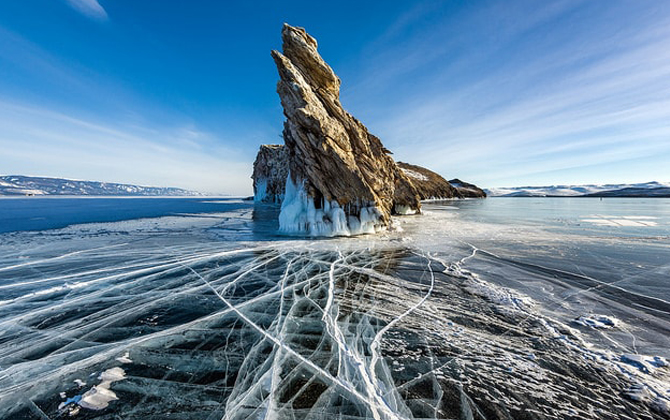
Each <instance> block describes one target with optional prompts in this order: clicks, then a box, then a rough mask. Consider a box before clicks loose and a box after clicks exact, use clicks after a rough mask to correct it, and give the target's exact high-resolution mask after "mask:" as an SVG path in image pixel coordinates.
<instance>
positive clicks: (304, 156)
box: [272, 25, 421, 235]
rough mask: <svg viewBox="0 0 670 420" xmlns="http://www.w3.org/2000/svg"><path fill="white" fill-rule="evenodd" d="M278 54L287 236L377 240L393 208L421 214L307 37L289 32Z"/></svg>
mask: <svg viewBox="0 0 670 420" xmlns="http://www.w3.org/2000/svg"><path fill="white" fill-rule="evenodd" d="M282 40H283V54H282V53H280V52H278V51H272V57H273V58H274V60H275V63H276V65H277V69H278V71H279V77H280V81H279V83H278V84H277V92H278V93H279V97H280V98H281V103H282V106H283V108H284V115H285V116H286V122H285V123H284V132H283V136H284V142H285V144H286V148H287V151H288V160H289V165H288V166H289V171H290V176H289V179H288V180H287V185H286V196H285V200H284V203H283V205H282V210H281V213H280V219H279V223H280V230H282V231H285V232H290V233H307V234H312V235H322V234H334V235H347V234H351V233H361V232H374V231H377V230H379V229H383V228H386V227H387V226H388V225H389V223H390V216H391V214H392V212H393V211H394V208H395V207H396V205H397V206H401V207H402V208H403V209H404V210H406V211H407V212H419V211H420V207H421V205H420V203H419V198H418V195H417V191H416V189H415V187H414V186H413V185H412V183H411V182H410V181H409V179H407V177H406V176H405V174H404V173H403V172H402V171H401V170H400V169H399V168H398V167H397V166H396V164H395V162H394V161H393V159H392V158H391V157H390V156H389V155H388V154H387V152H388V151H387V150H386V149H385V148H384V146H383V145H382V143H381V141H380V140H379V139H378V138H377V137H375V136H373V135H372V134H370V133H369V132H368V130H367V128H366V127H365V126H364V125H363V124H362V123H361V122H359V121H358V120H356V119H355V118H354V117H352V116H351V115H350V114H349V113H347V112H346V111H345V110H344V109H343V108H342V105H341V104H340V100H339V90H340V79H339V78H338V77H337V76H336V75H335V73H334V72H333V70H332V69H331V68H330V67H329V66H328V64H326V62H325V61H323V59H322V58H321V56H320V55H319V53H318V51H317V43H316V40H315V39H314V38H312V37H311V36H309V35H308V34H307V33H306V32H305V30H304V29H302V28H294V27H292V26H289V25H284V28H283V30H282Z"/></svg>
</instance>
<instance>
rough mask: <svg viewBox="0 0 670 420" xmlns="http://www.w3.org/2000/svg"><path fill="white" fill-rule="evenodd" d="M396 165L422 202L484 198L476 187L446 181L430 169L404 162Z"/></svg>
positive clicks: (457, 181) (460, 182)
mask: <svg viewBox="0 0 670 420" xmlns="http://www.w3.org/2000/svg"><path fill="white" fill-rule="evenodd" d="M397 165H398V167H400V169H402V170H403V172H405V175H407V176H408V177H409V179H410V180H411V181H412V184H414V186H415V187H416V190H417V192H418V193H419V197H421V199H422V200H431V199H438V200H439V199H442V198H447V199H448V198H484V197H486V193H485V192H484V191H483V190H482V189H480V188H479V187H477V186H476V185H473V184H468V183H467V182H463V181H460V180H458V179H454V180H451V181H447V180H446V179H444V178H443V177H442V176H440V175H439V174H437V173H435V172H433V171H431V170H430V169H426V168H424V167H421V166H418V165H412V164H409V163H405V162H398V163H397Z"/></svg>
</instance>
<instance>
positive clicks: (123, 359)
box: [116, 352, 133, 363]
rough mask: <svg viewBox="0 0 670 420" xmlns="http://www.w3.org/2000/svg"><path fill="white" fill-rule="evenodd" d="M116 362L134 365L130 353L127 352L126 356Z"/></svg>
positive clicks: (118, 358)
mask: <svg viewBox="0 0 670 420" xmlns="http://www.w3.org/2000/svg"><path fill="white" fill-rule="evenodd" d="M116 360H117V361H119V362H121V363H133V361H132V360H130V353H129V352H126V354H124V355H123V356H121V357H117V358H116Z"/></svg>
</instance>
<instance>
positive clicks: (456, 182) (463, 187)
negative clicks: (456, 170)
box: [449, 178, 486, 198]
mask: <svg viewBox="0 0 670 420" xmlns="http://www.w3.org/2000/svg"><path fill="white" fill-rule="evenodd" d="M449 183H450V184H451V185H452V186H453V187H454V188H456V190H457V191H458V194H459V197H460V198H486V192H485V191H484V190H482V189H481V188H479V187H478V186H476V185H474V184H468V183H467V182H463V181H461V180H460V179H458V178H455V179H452V180H450V181H449Z"/></svg>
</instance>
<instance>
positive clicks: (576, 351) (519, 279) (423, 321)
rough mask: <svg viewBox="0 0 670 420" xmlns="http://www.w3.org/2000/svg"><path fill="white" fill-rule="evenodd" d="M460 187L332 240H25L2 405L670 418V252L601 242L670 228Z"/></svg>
mask: <svg viewBox="0 0 670 420" xmlns="http://www.w3.org/2000/svg"><path fill="white" fill-rule="evenodd" d="M456 203H457V204H454V203H451V204H448V205H446V206H445V205H440V204H434V205H432V204H431V205H427V206H426V210H427V211H426V214H425V215H424V216H421V217H416V218H414V217H412V218H399V219H398V220H397V221H396V223H398V224H399V225H400V226H402V231H400V230H395V231H391V232H385V233H382V234H379V235H373V236H365V237H357V238H333V239H329V240H319V241H308V240H300V239H291V238H290V237H286V236H276V235H274V234H273V233H274V230H276V227H274V228H272V227H271V225H265V224H264V223H265V222H264V221H263V220H264V219H263V217H261V216H258V214H259V213H260V214H265V213H262V212H264V211H265V209H264V208H256V209H255V210H254V211H253V212H252V211H251V207H250V208H249V209H248V210H242V211H238V212H229V213H225V214H217V215H208V216H207V217H205V216H197V217H179V218H177V217H174V218H164V219H160V221H159V223H156V221H155V220H151V219H147V220H143V221H134V222H122V223H114V224H100V225H86V226H85V227H84V226H79V227H71V228H68V229H63V230H54V231H48V232H46V231H43V232H23V233H14V234H5V235H3V236H2V238H1V239H2V241H0V250H1V251H2V253H0V278H1V281H0V293H2V295H1V296H2V300H3V301H4V303H3V304H2V305H0V343H1V344H2V345H1V346H0V418H11V419H32V418H86V419H94V418H100V419H103V418H123V419H139V418H141V419H152V418H155V419H162V418H177V419H194V418H197V419H231V420H232V419H258V418H267V419H331V418H333V419H334V418H340V419H347V420H353V419H411V418H449V419H454V418H465V419H469V418H471V419H503V418H504V419H509V418H543V419H544V418H546V419H566V418H580V419H602V418H651V419H661V418H667V407H668V402H669V401H670V399H669V397H670V395H669V394H668V390H669V389H670V367H668V364H667V357H668V354H667V348H668V347H667V346H663V345H660V344H663V343H665V341H663V340H666V339H667V335H665V336H664V335H663V334H662V332H663V331H668V330H667V325H668V323H667V322H668V321H667V320H668V314H670V311H668V308H669V307H668V306H665V304H664V303H663V302H664V295H662V294H660V293H659V294H656V295H654V296H651V295H650V294H649V292H648V293H647V294H646V295H642V294H641V293H640V292H639V290H638V289H635V288H634V287H633V286H634V285H635V284H636V283H635V282H637V281H641V280H640V278H639V277H643V276H642V275H641V273H645V276H644V277H645V278H647V279H648V277H649V276H651V275H653V274H654V273H657V272H658V275H659V276H661V275H663V273H666V272H665V271H663V267H667V262H662V261H659V262H656V264H657V265H656V266H653V265H652V264H653V263H654V261H655V260H653V259H651V258H647V259H646V260H644V259H643V258H642V257H640V258H638V259H636V258H634V257H635V255H634V254H628V259H627V260H626V262H625V265H624V263H623V262H622V263H621V264H620V265H617V263H616V260H615V259H613V258H612V259H610V258H606V255H607V254H605V253H603V252H602V251H601V250H600V248H597V247H595V245H593V244H598V246H600V244H602V243H603V242H605V243H609V242H610V241H611V242H612V243H614V244H617V246H618V245H620V244H628V246H629V247H630V244H631V243H635V244H638V243H639V244H641V245H639V249H643V250H647V249H652V250H654V251H655V250H657V249H659V247H660V249H667V248H663V246H665V245H664V242H663V241H664V239H654V238H650V237H645V239H643V240H637V239H632V240H631V239H627V238H626V239H621V238H619V237H617V238H615V239H613V238H612V237H611V236H606V234H607V232H604V233H603V231H596V233H597V235H594V236H593V237H587V236H584V235H582V236H578V237H571V236H570V234H568V233H565V232H563V233H559V232H549V233H551V234H550V235H549V234H548V232H547V230H546V229H539V228H538V226H537V225H531V226H523V225H521V224H519V223H515V224H499V225H497V224H495V223H491V222H490V221H487V222H482V221H479V220H480V219H479V217H477V218H476V219H477V220H475V221H468V220H466V219H464V218H463V216H462V214H463V208H464V207H467V206H478V205H481V204H479V203H478V202H470V203H468V202H465V201H459V202H456ZM585 214H591V213H585ZM272 220H275V219H272ZM487 220H488V219H487ZM573 220H578V217H575V218H574V219H573ZM579 229H583V227H581V226H580V227H579ZM596 229H597V227H596ZM645 229H646V228H645ZM633 241H635V242H633ZM510 244H513V245H514V246H511V245H510ZM566 244H569V246H566ZM577 246H580V247H584V248H583V250H582V249H581V248H580V250H582V252H583V254H588V256H589V257H590V258H591V259H590V260H588V261H590V262H591V263H592V264H597V265H594V266H593V267H591V268H590V267H589V266H588V265H586V264H581V265H580V266H579V267H578V266H577V265H576V261H577V259H576V258H575V253H574V249H573V248H570V247H577ZM649 247H650V248H649ZM531 251H532V252H531ZM571 252H572V253H571ZM561 253H563V254H564V255H561ZM583 254H578V255H583ZM530 255H532V256H534V257H537V256H538V255H539V256H541V258H540V259H539V261H538V259H534V258H531V257H529V256H530ZM645 255H646V254H644V255H643V256H645ZM595 256H598V257H597V258H596V257H595ZM580 261H581V260H580ZM594 261H595V262H594ZM632 263H634V264H632ZM570 264H575V265H570ZM637 265H643V266H645V267H657V269H654V270H650V269H644V270H642V269H640V268H638V267H637ZM629 266H630V267H629ZM603 267H609V268H610V271H608V272H607V273H608V276H611V277H614V278H609V277H598V273H599V272H601V270H603ZM578 268H579V269H578ZM655 270H658V271H655ZM630 273H633V274H634V273H640V274H639V275H638V277H632V276H631V275H629V274H630ZM619 277H620V278H619ZM613 282H616V283H615V284H610V283H613ZM631 284H632V285H633V286H631ZM603 314H607V318H608V319H610V320H611V319H614V318H616V319H620V320H621V321H620V322H619V323H618V324H616V328H609V329H607V328H591V327H590V326H583V325H579V324H575V323H574V321H575V320H576V319H579V318H580V317H582V316H585V317H589V318H590V319H595V320H596V321H598V322H601V321H602V322H603V323H606V322H605V319H603V318H602V317H601V315H602V316H604V315H603ZM636 320H641V321H636ZM654 332H655V333H656V334H657V335H653V334H652V333H654ZM654 340H657V341H656V342H657V343H660V344H654V342H655V341H654ZM663 349H665V352H664V350H663ZM647 355H650V356H647ZM75 380H80V381H81V382H80V385H81V386H79V385H78V384H76V383H75V382H74V381H75ZM84 382H85V383H86V384H88V385H86V384H85V383H84ZM112 395H113V396H112ZM664 407H665V408H664ZM664 410H666V411H664Z"/></svg>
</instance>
